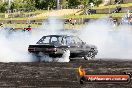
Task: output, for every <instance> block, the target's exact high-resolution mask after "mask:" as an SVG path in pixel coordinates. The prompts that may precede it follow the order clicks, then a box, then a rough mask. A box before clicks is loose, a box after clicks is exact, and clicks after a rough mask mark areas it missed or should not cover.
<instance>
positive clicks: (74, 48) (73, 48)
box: [67, 36, 82, 54]
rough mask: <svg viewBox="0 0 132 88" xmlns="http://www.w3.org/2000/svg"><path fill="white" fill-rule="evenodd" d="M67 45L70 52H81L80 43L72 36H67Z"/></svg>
mask: <svg viewBox="0 0 132 88" xmlns="http://www.w3.org/2000/svg"><path fill="white" fill-rule="evenodd" d="M67 45H68V46H69V49H70V52H71V53H72V54H79V53H80V52H81V48H82V47H81V45H80V44H79V43H78V42H77V41H76V38H75V37H74V36H70V37H68V38H67Z"/></svg>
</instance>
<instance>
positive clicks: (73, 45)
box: [28, 35, 98, 60]
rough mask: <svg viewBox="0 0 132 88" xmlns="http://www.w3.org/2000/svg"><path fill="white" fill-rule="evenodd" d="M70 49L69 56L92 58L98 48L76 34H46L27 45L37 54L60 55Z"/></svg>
mask: <svg viewBox="0 0 132 88" xmlns="http://www.w3.org/2000/svg"><path fill="white" fill-rule="evenodd" d="M66 50H70V57H71V58H74V57H84V59H86V60H88V59H93V58H95V55H97V53H98V50H97V47H96V46H94V45H90V44H86V43H85V42H83V41H82V40H81V39H80V38H79V37H77V36H68V35H47V36H43V37H42V38H41V39H40V40H39V41H38V42H37V43H36V45H29V47H28V51H29V52H30V53H33V54H35V55H37V56H40V54H41V55H42V54H44V55H49V56H50V57H61V56H62V55H63V53H64V51H66Z"/></svg>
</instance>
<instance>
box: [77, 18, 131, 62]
mask: <svg viewBox="0 0 132 88" xmlns="http://www.w3.org/2000/svg"><path fill="white" fill-rule="evenodd" d="M131 29H132V27H131V26H128V25H120V26H118V27H113V25H112V24H109V23H107V19H105V20H104V19H103V20H102V19H101V20H97V21H94V22H92V23H89V24H87V25H86V26H85V27H84V29H82V30H81V34H79V36H80V37H81V38H82V39H83V40H84V41H85V42H87V43H91V44H94V45H96V46H97V47H98V50H99V53H98V55H97V56H96V57H97V58H118V59H129V60H132V54H131V53H132V46H131V45H132V30H131Z"/></svg>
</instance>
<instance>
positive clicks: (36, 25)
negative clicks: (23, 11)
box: [3, 24, 40, 28]
mask: <svg viewBox="0 0 132 88" xmlns="http://www.w3.org/2000/svg"><path fill="white" fill-rule="evenodd" d="M30 25H31V27H32V28H37V27H39V26H40V25H39V24H30ZM3 26H8V27H13V28H27V27H28V26H29V24H4V25H3Z"/></svg>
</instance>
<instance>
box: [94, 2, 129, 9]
mask: <svg viewBox="0 0 132 88" xmlns="http://www.w3.org/2000/svg"><path fill="white" fill-rule="evenodd" d="M119 6H121V7H131V6H132V3H127V4H119ZM107 8H116V5H108V6H100V7H94V8H93V9H107Z"/></svg>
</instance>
